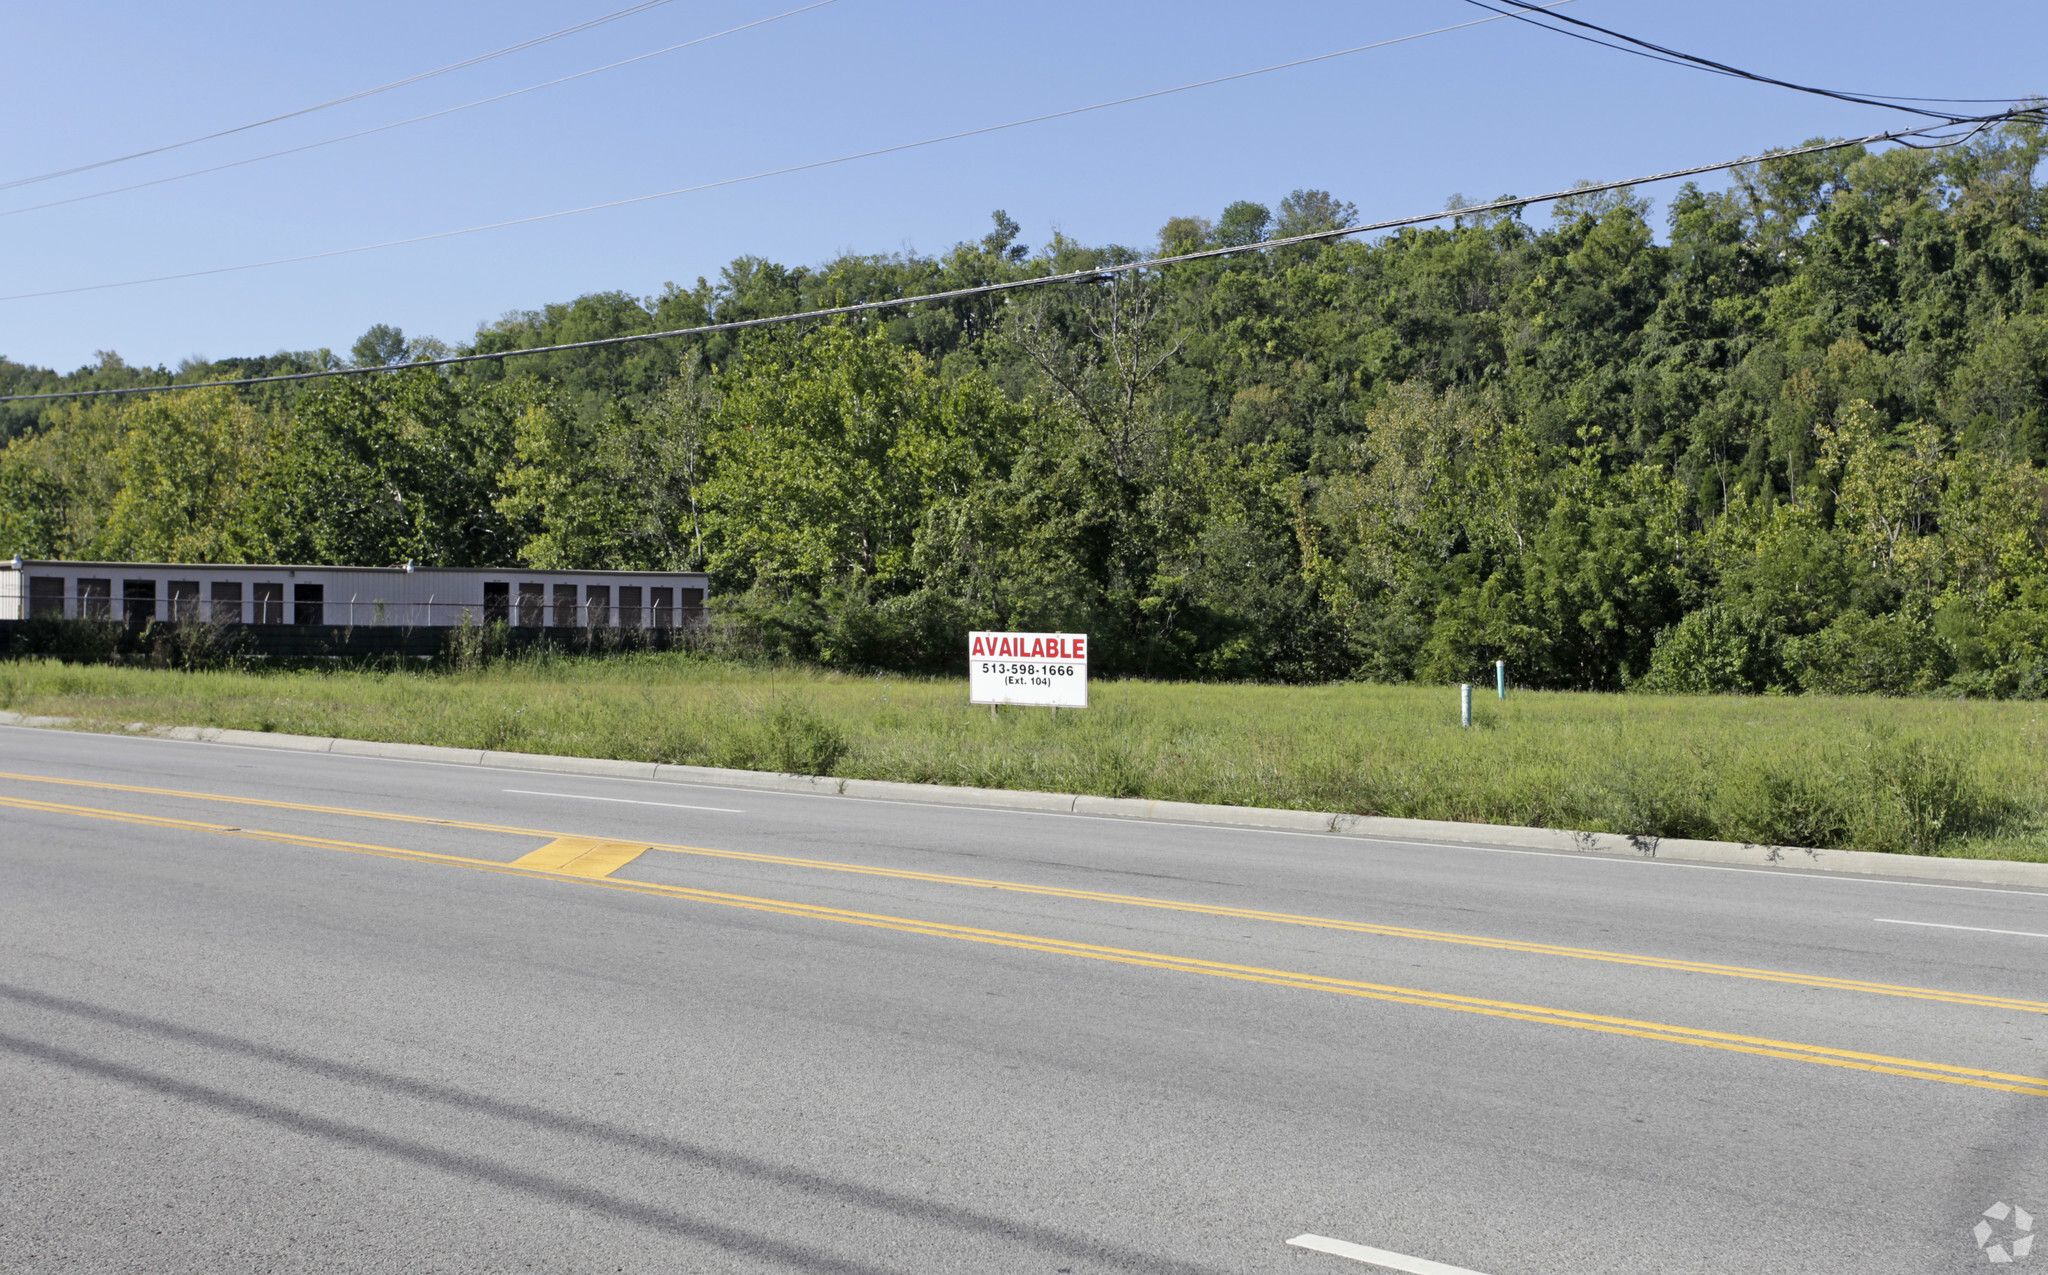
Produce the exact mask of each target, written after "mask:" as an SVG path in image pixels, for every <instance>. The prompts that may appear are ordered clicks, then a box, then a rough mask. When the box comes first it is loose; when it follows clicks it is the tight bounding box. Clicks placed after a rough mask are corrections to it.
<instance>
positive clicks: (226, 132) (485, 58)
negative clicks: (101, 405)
mask: <svg viewBox="0 0 2048 1275" xmlns="http://www.w3.org/2000/svg"><path fill="white" fill-rule="evenodd" d="M671 2H672V0H641V3H639V4H634V5H628V6H627V7H625V8H623V9H615V10H613V11H612V12H610V13H607V14H603V15H601V16H599V17H595V18H592V19H590V20H589V21H588V22H579V23H577V24H576V25H574V26H569V27H563V28H562V29H561V30H559V31H550V32H548V33H547V34H546V35H537V36H535V37H533V38H532V39H531V40H521V41H520V42H519V43H517V44H508V45H506V46H505V47H504V48H502V49H493V50H492V51H491V52H489V53H479V54H478V55H477V56H475V57H473V58H464V59H463V60H462V61H460V62H450V63H449V64H448V65H447V66H442V67H436V68H434V69H433V70H431V71H422V72H420V73H419V74H418V75H408V76H406V77H405V78H404V79H402V80H393V81H391V82H390V83H389V84H379V85H378V86H377V87H376V88H372V89H363V90H361V91H359V92H355V93H348V94H344V95H343V96H341V97H336V98H329V99H328V100H327V101H325V102H316V103H314V104H313V105H311V106H302V107H300V108H299V109H297V110H295V111H286V112H285V113H284V114H282V115H272V116H270V117H268V118H266V119H260V120H252V121H251V122H249V123H247V124H237V125H235V126H234V127H233V128H224V129H221V130H219V131H218V132H213V133H206V134H204V135H202V136H199V137H188V138H186V139H185V140H184V141H182V142H167V143H165V144H164V145H162V146H152V147H150V148H149V149H148V150H140V151H134V152H132V153H130V154H127V155H116V156H114V157H113V158H112V159H101V160H95V161H93V162H92V163H90V164H79V165H76V166H75V167H72V168H60V169H58V170H57V171H55V172H50V173H41V174H38V175H37V176H34V177H17V178H15V179H14V180H12V181H0V190H12V189H14V188H15V187H16V186H31V185H34V184H35V183H37V182H46V181H54V180H56V179H57V178H59V177H70V176H72V175H74V174H77V173H86V172H91V171H92V170H93V169H95V168H109V167H112V166H113V165H115V164H125V163H127V162H128V161H129V160H132V159H143V158H145V157H147V156H150V155H161V154H163V153H164V152H165V151H174V150H179V149H182V148H184V147H186V146H197V145H198V144H199V143H201V142H210V141H213V140H215V139H216V138H222V137H232V136H234V135H235V134H236V133H246V132H248V131H249V130H250V129H255V128H262V127H264V126H265V125H268V124H277V123H281V122H283V121H285V120H291V119H297V118H298V117H299V116H301V115H311V114H313V113H314V112H315V111H324V110H326V109H328V108H329V107H333V106H342V105H345V104H347V103H349V102H359V101H361V100H362V99H364V98H366V97H375V96H376V95H377V94H379V93H389V92H390V91H391V90H393V89H402V88H404V87H405V86H407V85H408V84H418V83H419V82H420V81H422V80H431V79H433V78H435V77H436V76H441V75H447V74H449V73H450V72H453V71H461V70H466V69H467V68H469V67H472V66H477V65H479V64H481V63H484V62H490V61H493V60H495V59H497V58H502V57H505V56H507V55H508V54H513V53H519V52H522V51H524V50H526V49H531V48H533V47H535V46H536V45H541V44H547V43H549V42H550V41H554V40H559V39H562V38H563V37H564V36H571V35H576V34H578V33H580V32H584V31H588V30H590V29H591V28H593V27H601V26H604V25H605V24H606V23H608V22H617V21H618V20H619V19H621V18H630V17H632V16H633V15H634V14H636V13H645V12H646V11H647V10H649V9H658V8H660V7H661V6H662V5H665V4H669V3H671Z"/></svg>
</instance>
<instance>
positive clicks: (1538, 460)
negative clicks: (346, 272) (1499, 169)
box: [0, 123, 2048, 696]
mask: <svg viewBox="0 0 2048 1275" xmlns="http://www.w3.org/2000/svg"><path fill="white" fill-rule="evenodd" d="M2044 150H2048V135H2044V133H2043V132H2042V130H2041V129H2040V128H2039V127H2037V126H2033V125H2029V124H2025V123H2015V124H2011V125H2008V126H2005V127H2004V128H2003V129H2002V130H2000V131H1998V132H1996V133H1993V134H1987V135H1984V136H1982V137H1980V138H1978V139H1976V140H1974V141H1973V142H1971V143H1969V144H1968V145H1965V146H1962V147H1958V148H1955V149H1951V150H1946V151H1923V150H1914V149H1909V148H1897V149H1892V150H1887V151H1882V152H1868V151H1865V150H1862V149H1857V148H1851V149H1846V150H1842V151H1836V152H1832V153H1828V154H1817V155H1805V156H1796V157H1784V158H1780V159H1773V160H1767V161H1765V162H1763V163H1761V164H1758V165H1756V166H1754V167H1751V168H1748V169H1744V170H1740V171H1738V172H1736V173H1735V174H1734V177H1733V180H1732V182H1731V183H1730V184H1729V186H1728V188H1727V189H1725V190H1721V191H1708V190H1702V189H1700V188H1698V187H1697V186H1694V185H1688V186H1686V187H1685V188H1684V189H1683V190H1682V191H1681V192H1680V193H1679V194H1678V195H1677V196H1676V197H1675V198H1674V199H1673V200H1672V201H1671V203H1670V205H1669V207H1668V208H1667V209H1666V210H1665V213H1664V216H1663V221H1664V224H1665V233H1664V235H1663V236H1662V237H1661V241H1660V237H1659V235H1658V234H1657V233H1655V230H1654V228H1653V225H1652V221H1651V209H1650V207H1649V205H1648V204H1647V203H1645V202H1643V201H1641V200H1639V199H1636V198H1633V197H1629V196H1626V195H1617V194H1612V193H1609V194H1598V195H1588V196H1583V197H1578V198H1575V199H1571V200H1567V201H1564V203H1563V204H1562V205H1560V206H1557V207H1555V208H1554V209H1552V210H1551V211H1550V212H1549V213H1548V215H1547V216H1545V217H1544V218H1542V219H1541V221H1540V223H1539V221H1538V219H1537V218H1536V217H1535V216H1534V214H1533V213H1532V214H1530V215H1526V216H1525V215H1523V214H1521V213H1505V214H1500V215H1493V216H1487V217H1482V218H1477V219H1465V220H1463V221H1460V222H1458V223H1455V224H1452V225H1447V226H1442V227H1440V228H1436V229H1427V230H1407V231H1402V232H1400V233H1397V234H1394V235H1391V236H1388V237H1385V238H1383V239H1380V240H1378V241H1375V242H1341V243H1328V244H1322V245H1299V246H1294V247H1288V248H1281V249H1272V250H1263V251H1255V252H1250V253H1246V254H1243V255H1239V256H1234V257H1228V258H1220V259H1213V260H1208V261H1202V262H1192V263H1185V264H1180V265H1175V266H1170V267H1166V268H1164V269H1159V270H1153V271H1147V272H1138V273H1134V274H1131V275H1124V276H1119V277H1117V278H1116V279H1115V281H1099V282H1092V283H1085V284H1074V285H1062V286H1059V287H1056V288H1045V289H1037V290H1026V291H1022V292H1016V293H1009V294H998V295H995V296H989V297H977V298H971V299H965V300H960V301H956V302H951V303H944V304H928V305H923V306H918V307H915V308H912V309H908V310H904V311H894V312H890V311H885V312H882V313H881V314H879V315H877V316H875V317H872V318H869V319H867V320H864V321H862V322H857V323H828V324H814V325H809V326H799V325H789V326H784V327H779V328H768V329H757V330H752V331H748V332H743V333H726V334H717V335H713V336H709V337H705V338H691V339H671V340H666V341H660V342H648V343H644V344H639V345H631V346H624V347H613V348H608V349H602V350H587V351H570V352H563V353H559V354H550V355H542V356H529V357H523V358H519V359H513V360H504V361H491V362H485V363H478V364H471V365H466V366H464V367H460V368H455V369H446V370H442V371H397V372H387V373H380V374H377V375H373V376H363V377H353V378H347V379H342V380H336V381H327V382H317V383H313V384H312V385H310V386H305V387H286V388H277V387H259V388H257V389H252V390H249V391H243V392H238V391H233V390H226V389H216V390H192V391H185V392H179V393H166V394H160V395H151V396H147V397H140V398H136V399H132V400H118V399H117V400H88V401H84V402H77V403H69V404H61V405H56V406H38V405H34V404H27V405H22V404H17V405H12V406H13V407H14V408H16V409H18V410H15V411H13V412H12V414H11V415H7V416H4V417H0V428H4V429H5V430H6V442H5V446H4V448H0V552H8V551H11V552H17V553H20V554H21V555H22V556H24V557H91V558H106V559H125V560H165V561H200V560H207V561H228V562H241V561H255V560H271V561H293V562H308V563H365V564H380V563H395V562H400V561H404V560H406V559H414V560H417V561H420V562H429V563H438V564H444V565H455V566H472V565H476V566H480V565H507V566H509V565H513V564H526V565H530V566H534V567H638V568H691V569H696V568H702V569H706V570H708V571H710V572H711V574H712V576H713V579H714V589H715V592H716V593H717V594H718V595H719V596H720V598H721V599H722V602H721V605H722V606H723V607H724V608H725V609H726V611H727V612H728V613H729V614H731V615H733V616H735V617H737V618H738V619H739V620H740V621H742V622H744V623H746V624H748V625H751V626H753V627H754V628H755V629H756V630H758V631H759V632H760V633H761V634H762V635H764V638H765V640H767V641H769V642H771V643H772V644H774V645H775V646H776V647H778V648H779V649H784V650H787V651H789V652H790V653H792V654H795V655H799V656H802V657H804V658H809V659H815V660H819V661H824V662H827V663H835V664H845V665H852V666H867V667H902V668H947V667H953V666H957V665H958V663H959V662H960V660H961V659H962V658H963V657H962V656H961V655H960V652H961V650H962V649H963V639H964V633H965V631H966V630H967V629H969V628H983V627H986V628H1019V629H1048V630H1051V629H1060V630H1068V631H1085V632H1088V633H1091V634H1093V635H1094V651H1095V654H1096V658H1097V661H1098V667H1099V668H1101V669H1102V671H1105V672H1123V673H1133V674H1143V675H1149V676H1155V677H1194V678H1240V679H1273V680H1290V681H1314V680H1327V679H1336V678H1367V679H1376V680H1406V679H1424V680H1434V681H1458V680H1475V679H1478V678H1481V677H1484V676H1486V675H1487V673H1488V670H1490V667H1491V665H1492V662H1493V661H1494V660H1496V659H1506V660H1507V661H1509V663H1510V665H1511V667H1512V668H1513V670H1514V676H1515V678H1516V680H1517V681H1518V682H1519V683H1521V684H1525V685H1539V686H1549V687H1560V688H1586V689H1617V688H1625V687H1634V688H1642V689H1654V690H1670V691H1747V692H1776V691H1821V692H1880V693H1909V692H1926V693H1944V694H1966V695H1987V696H1992V695H1995V696H2008V695H2026V696H2040V695H2044V694H2048V481H2044V470H2043V467H2044V465H2048V286H2044V285H2048V188H2044V187H2043V185H2042V184H2041V183H2040V182H2039V181H2038V180H2037V178H2038V175H2039V172H2040V168H2041V161H2042V158H2043V155H2044ZM1352 212H1353V210H1352V209H1350V208H1349V207H1348V206H1347V205H1345V204H1344V203H1343V202H1342V201H1341V200H1339V199H1337V198H1335V197H1333V196H1331V195H1330V194H1328V193H1327V192H1321V191H1296V192H1294V193H1293V194H1292V195H1290V196H1289V197H1288V198H1286V199H1284V200H1281V201H1279V203H1278V205H1277V207H1275V208H1270V209H1269V208H1268V207H1266V206H1263V205H1260V204H1257V203H1254V202H1250V201H1240V202H1238V203H1234V204H1232V205H1230V206H1229V207H1228V208H1226V209H1224V210H1222V212H1221V213H1220V214H1219V215H1217V216H1216V217H1214V218H1213V219H1211V218H1204V217H1193V216H1185V217H1175V218H1173V219H1171V220H1169V221H1167V222H1166V223H1165V225H1164V226H1163V227H1162V229H1161V231H1160V236H1159V242H1158V244H1157V245H1155V246H1148V248H1147V250H1146V252H1140V251H1139V250H1138V249H1134V248H1129V247H1121V246H1115V245H1110V246H1096V247H1091V246H1087V245H1084V244H1080V243H1077V242H1074V241H1071V240H1069V239H1067V238H1065V237H1063V236H1058V235H1056V236H1055V237H1054V238H1053V240H1052V242H1050V243H1049V244H1047V245H1045V246H1043V247H1041V248H1038V249H1032V248H1030V247H1029V246H1027V245H1026V244H1024V243H1023V242H1021V241H1020V237H1019V236H1020V228H1019V227H1018V226H1017V224H1016V223H1015V222H1014V221H1013V220H1011V219H1010V218H1009V217H1007V216H1006V215H1004V214H1002V213H1000V212H999V213H997V214H996V215H995V219H994V220H995V225H994V227H993V229H992V230H991V231H990V233H989V234H987V235H986V236H985V237H983V238H981V239H979V240H976V241H970V242H966V243H962V244H960V245H958V246H956V247H955V248H953V249H952V250H951V251H950V252H948V253H945V254H942V255H937V256H920V255H916V254H898V255H888V256H846V257H842V258H840V259H838V260H835V261H832V262H829V263H826V264H824V265H822V266H819V267H815V268H812V267H791V266H785V265H780V264H777V263H774V262H771V261H767V260H764V259H760V258H754V257H747V258H742V259H740V260H738V261H735V262H733V263H732V264H731V265H729V266H727V267H726V268H725V269H724V271H723V272H722V274H721V276H720V278H719V279H718V281H717V282H715V283H714V282H709V281H707V280H704V279H699V280H698V281H697V283H696V284H695V286H693V287H688V288H685V287H681V286H678V285H674V284H670V285H668V286H667V287H666V288H665V289H664V290H663V291H662V292H661V293H660V294H659V295H656V296H653V297H635V296H631V295H628V294H625V293H619V292H611V293H596V294H591V295H588V296H583V297H579V298H577V299H576V300H574V301H572V302H567V303H563V304H555V305H549V306H546V307H544V308H542V309H540V310H536V311H531V312H520V313H515V314H512V315H508V316H506V317H505V318H503V319H501V320H499V321H498V322H496V323H492V324H489V325H486V326H484V327H483V328H481V329H480V330H479V331H478V332H477V333H476V334H475V337H474V339H473V340H472V341H471V342H470V343H468V344H466V345H464V346H461V347H460V351H461V352H465V353H467V352H476V353H485V354H488V353H493V352H496V351H502V350H509V349H516V348H519V347H522V346H528V345H542V344H555V343H561V342H568V341H577V340H588V339H592V338H598V337H605V336H616V335H624V334H629V333H634V332H650V331H664V330H670V329H674V328H681V327H688V326H692V325H696V324H703V323H710V322H723V321H729V320H733V319H741V318H751V317H758V316H763V315H773V314H782V313H790V312H793V311H797V310H804V309H812V308H819V307H825V306H831V305H840V304H846V303H851V302H856V301H867V300H875V299H882V298H887V297H892V296H906V295H911V294H915V293H923V292H931V291H937V290H942V289H947V288H957V287H963V286H968V285H974V284H982V283H993V282H1001V281H1006V280H1013V279H1020V278H1028V277H1032V276H1035V275H1044V274H1049V273H1056V272H1063V271H1069V270H1077V269H1085V268H1088V267H1091V266H1099V265H1105V264H1113V263H1119V262H1128V261H1133V260H1137V259H1140V258H1141V257H1142V256H1144V255H1147V253H1149V251H1151V249H1152V248H1153V247H1156V249H1157V250H1159V251H1163V252H1169V253H1170V252H1181V251H1187V250H1190V249H1193V248H1197V247H1204V246H1214V245H1230V244H1246V243H1252V242H1257V241H1259V240H1261V239H1263V238H1266V237H1269V236H1275V235H1286V234H1295V233H1303V232H1306V231H1312V230H1316V229H1323V228H1330V227H1335V226H1338V225H1342V224H1347V219H1348V218H1349V217H1350V216H1351V215H1352ZM448 349H449V347H447V346H444V345H442V344H440V343H439V342H433V341H431V340H429V341H424V342H422V341H408V340H406V339H405V337H404V334H403V333H402V332H399V331H398V330H396V329H394V328H389V327H385V326H381V325H380V327H378V328H374V329H372V330H371V331H370V332H369V333H366V334H365V335H364V337H363V339H362V340H360V341H358V342H357V343H356V345H355V347H354V348H353V349H352V351H351V352H350V356H349V358H348V359H346V360H344V359H340V358H338V357H337V356H335V355H334V354H332V353H331V352H329V351H324V350H322V351H312V352H305V353H298V354H292V353H280V354H278V355H275V356H271V357H270V358H268V359H243V360H229V361H226V362H222V363H209V364H188V365H187V366H185V367H183V368H181V369H179V370H178V371H176V372H172V371H170V370H168V369H135V368H129V367H127V366H125V365H124V364H122V363H121V361H120V360H119V359H118V357H116V356H112V355H103V356H102V357H101V359H100V360H99V362H98V363H97V364H96V365H95V366H93V367H90V368H86V369H82V370H80V371H79V372H76V373H73V374H70V375H68V376H60V375H58V374H56V373H54V372H51V371H48V370H45V369H36V368H28V367H23V366H21V365H18V364H14V363H11V362H7V361H5V360H0V393H23V392H39V391H46V390H51V389H60V388H67V387H87V386H102V385H109V386H110V385H120V384H153V383H164V382H175V381H178V380H188V381H190V380H204V379H218V378H223V377H228V376H236V375H260V374H265V373H267V372H275V371H288V370H303V369H311V368H317V367H329V366H341V365H345V364H349V363H353V364H355V365H357V366H365V367H381V366H385V365H387V364H390V363H394V362H399V361H403V360H404V359H406V358H411V357H420V356H421V355H423V354H424V355H433V354H437V353H441V352H445V351H447V350H448Z"/></svg>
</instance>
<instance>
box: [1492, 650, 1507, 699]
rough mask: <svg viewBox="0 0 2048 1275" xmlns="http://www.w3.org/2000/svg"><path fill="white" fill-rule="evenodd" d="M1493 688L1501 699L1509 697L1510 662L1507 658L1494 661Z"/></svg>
mask: <svg viewBox="0 0 2048 1275" xmlns="http://www.w3.org/2000/svg"><path fill="white" fill-rule="evenodd" d="M1493 689H1494V692H1495V694H1497V695H1498V696H1499V697H1500V698H1501V699H1506V698H1507V697H1508V662H1507V661H1506V660H1495V661H1494V662H1493Z"/></svg>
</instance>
